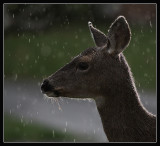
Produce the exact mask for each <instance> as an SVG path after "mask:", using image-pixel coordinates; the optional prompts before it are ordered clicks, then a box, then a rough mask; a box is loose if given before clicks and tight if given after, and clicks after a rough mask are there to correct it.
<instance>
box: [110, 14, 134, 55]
mask: <svg viewBox="0 0 160 146" xmlns="http://www.w3.org/2000/svg"><path fill="white" fill-rule="evenodd" d="M107 38H108V40H109V41H108V44H107V51H108V53H109V54H115V55H117V54H119V53H121V52H122V51H123V50H124V49H125V48H126V47H127V46H128V45H129V42H130V39H131V31H130V27H129V25H128V23H127V20H126V19H125V17H124V16H119V17H118V18H117V19H116V20H115V21H114V22H113V23H112V24H111V26H110V28H109V30H108V35H107Z"/></svg>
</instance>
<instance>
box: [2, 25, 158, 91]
mask: <svg viewBox="0 0 160 146" xmlns="http://www.w3.org/2000/svg"><path fill="white" fill-rule="evenodd" d="M94 25H96V24H94ZM96 26H97V27H98V28H99V29H100V30H102V31H103V32H105V33H107V29H108V27H109V25H108V26H107V27H106V26H103V27H102V26H101V25H96ZM131 30H132V39H131V42H130V45H129V47H128V48H127V49H126V50H125V51H124V54H125V56H126V58H127V60H128V63H129V65H130V67H131V69H132V72H133V76H134V78H135V82H136V85H137V87H138V88H139V87H140V88H144V89H153V90H155V88H156V30H155V27H154V26H152V27H151V26H150V25H149V24H148V26H145V27H142V26H134V25H132V26H131ZM92 46H95V45H94V42H93V41H92V38H91V36H90V32H89V30H88V26H87V23H86V25H85V26H84V25H72V24H70V25H65V27H64V26H63V25H60V26H56V27H53V29H52V30H50V31H46V32H45V33H44V32H40V33H38V34H36V33H34V34H33V33H24V32H23V33H22V32H18V33H14V34H13V33H12V34H10V35H6V36H5V39H4V74H5V77H6V78H7V77H12V78H13V79H14V78H18V79H19V78H31V79H40V80H42V79H43V77H45V76H48V75H50V74H52V73H54V72H55V71H56V70H57V69H59V68H60V67H62V66H63V65H65V64H66V63H67V62H69V61H70V60H71V58H72V57H74V56H76V55H78V54H79V53H80V52H82V51H83V50H84V49H86V48H88V47H92Z"/></svg>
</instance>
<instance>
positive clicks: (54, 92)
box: [43, 88, 62, 97]
mask: <svg viewBox="0 0 160 146" xmlns="http://www.w3.org/2000/svg"><path fill="white" fill-rule="evenodd" d="M61 93H62V88H57V89H53V90H51V91H47V92H43V94H46V95H47V96H48V97H60V96H61Z"/></svg>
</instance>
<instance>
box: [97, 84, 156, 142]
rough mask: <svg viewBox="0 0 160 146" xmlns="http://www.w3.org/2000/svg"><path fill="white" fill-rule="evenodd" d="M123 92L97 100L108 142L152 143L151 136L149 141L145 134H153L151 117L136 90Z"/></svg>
mask: <svg viewBox="0 0 160 146" xmlns="http://www.w3.org/2000/svg"><path fill="white" fill-rule="evenodd" d="M123 91H124V92H120V93H116V94H114V95H112V96H110V97H108V96H103V97H100V98H98V97H97V98H96V99H95V101H96V104H97V109H98V111H99V114H100V117H101V120H102V124H103V128H104V131H105V133H106V135H107V138H108V140H109V141H143V140H144V141H148V140H149V141H150V140H151V139H150V136H149V137H148V140H147V139H146V135H145V134H144V133H145V132H146V133H147V132H148V134H149V133H150V132H151V129H150V121H151V119H150V115H149V113H148V112H147V111H146V110H145V109H144V107H143V106H142V104H141V102H140V99H139V97H138V94H137V91H136V88H135V87H132V88H129V89H128V90H127V89H126V90H123ZM115 92H116V91H115ZM147 123H149V124H147ZM154 124H155V123H154ZM147 126H148V127H147ZM152 126H153V125H152ZM146 130H147V131H146ZM144 136H145V137H144ZM143 137H144V138H143Z"/></svg>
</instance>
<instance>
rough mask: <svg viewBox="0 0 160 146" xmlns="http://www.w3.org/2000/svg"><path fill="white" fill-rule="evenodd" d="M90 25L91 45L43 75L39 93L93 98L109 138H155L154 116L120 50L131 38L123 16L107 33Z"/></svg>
mask: <svg viewBox="0 0 160 146" xmlns="http://www.w3.org/2000/svg"><path fill="white" fill-rule="evenodd" d="M88 25H89V29H90V32H91V35H92V37H93V40H94V41H95V44H96V47H91V48H88V49H86V50H85V51H83V52H82V53H81V54H79V55H78V56H76V57H75V58H73V60H72V61H71V62H70V63H68V64H66V65H65V66H64V67H62V68H61V69H59V70H58V71H57V72H55V73H54V74H53V75H51V76H49V77H48V78H46V79H45V80H44V81H43V83H42V85H41V90H42V93H44V94H46V95H47V96H50V97H60V96H61V97H70V98H93V99H94V100H95V102H96V105H97V109H98V112H99V114H100V117H101V120H102V124H103V128H104V131H105V133H106V135H107V138H108V140H109V141H110V142H155V141H156V117H155V115H153V114H151V113H149V112H148V111H147V110H146V109H145V108H144V107H143V105H142V103H141V101H140V99H139V95H138V93H137V89H136V87H135V83H134V79H133V77H132V73H131V70H130V67H129V65H128V63H127V61H126V59H125V57H124V55H123V53H122V52H123V50H124V49H125V48H126V47H127V46H128V44H129V42H130V39H131V31H130V27H129V25H128V23H127V21H126V19H125V17H124V16H119V17H118V18H117V19H116V20H115V21H114V22H113V23H112V24H111V26H110V28H109V31H108V35H105V34H104V33H103V32H101V31H100V30H98V29H96V28H95V27H93V25H92V23H91V22H88Z"/></svg>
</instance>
